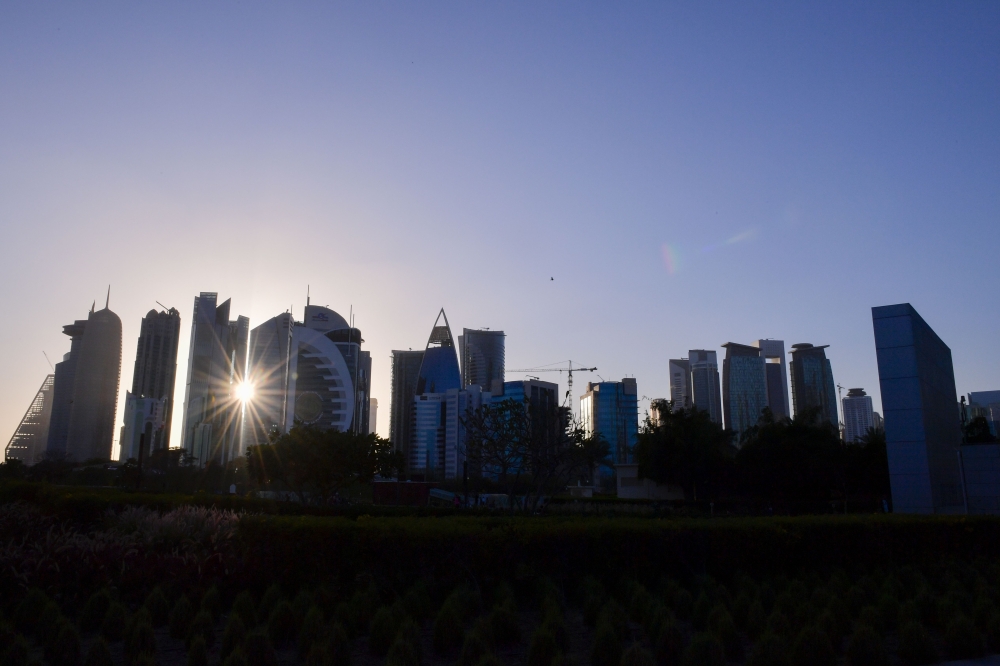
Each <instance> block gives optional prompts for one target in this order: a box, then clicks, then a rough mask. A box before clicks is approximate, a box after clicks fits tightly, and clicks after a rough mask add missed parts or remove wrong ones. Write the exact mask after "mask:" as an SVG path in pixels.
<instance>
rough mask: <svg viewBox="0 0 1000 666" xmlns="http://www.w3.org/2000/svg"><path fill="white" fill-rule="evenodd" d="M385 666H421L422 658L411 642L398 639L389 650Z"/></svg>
mask: <svg viewBox="0 0 1000 666" xmlns="http://www.w3.org/2000/svg"><path fill="white" fill-rule="evenodd" d="M385 666H420V656H419V654H418V653H417V651H416V650H415V649H414V647H413V644H412V643H411V642H409V641H405V640H402V639H400V638H397V639H396V640H395V641H393V643H392V646H391V647H390V648H389V654H388V655H386V658H385Z"/></svg>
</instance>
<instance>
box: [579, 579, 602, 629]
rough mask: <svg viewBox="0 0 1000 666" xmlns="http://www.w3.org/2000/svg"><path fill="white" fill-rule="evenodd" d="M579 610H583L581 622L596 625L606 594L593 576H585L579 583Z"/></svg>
mask: <svg viewBox="0 0 1000 666" xmlns="http://www.w3.org/2000/svg"><path fill="white" fill-rule="evenodd" d="M579 596H580V608H581V609H582V610H583V621H584V622H586V623H587V624H588V625H590V626H594V625H595V624H597V616H598V615H599V614H600V612H601V608H603V607H604V599H605V597H606V596H607V592H606V591H605V589H604V585H602V584H601V582H600V581H599V580H597V579H596V578H594V577H593V576H587V577H586V578H584V579H583V581H582V582H581V583H580V591H579Z"/></svg>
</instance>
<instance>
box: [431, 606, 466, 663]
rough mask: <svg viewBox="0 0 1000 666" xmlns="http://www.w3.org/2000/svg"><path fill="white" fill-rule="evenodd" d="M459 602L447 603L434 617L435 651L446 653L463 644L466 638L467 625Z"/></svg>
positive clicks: (433, 635)
mask: <svg viewBox="0 0 1000 666" xmlns="http://www.w3.org/2000/svg"><path fill="white" fill-rule="evenodd" d="M463 620H464V618H463V617H462V615H461V613H460V612H459V609H458V607H457V604H454V603H445V604H444V605H443V606H441V610H440V611H438V614H437V617H435V618H434V629H433V634H432V637H433V643H434V651H435V652H437V653H438V654H445V653H446V652H448V651H450V650H454V649H456V648H458V647H459V646H461V645H462V641H464V640H465V627H464V625H463Z"/></svg>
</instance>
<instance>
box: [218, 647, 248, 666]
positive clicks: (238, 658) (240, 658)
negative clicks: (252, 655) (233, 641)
mask: <svg viewBox="0 0 1000 666" xmlns="http://www.w3.org/2000/svg"><path fill="white" fill-rule="evenodd" d="M222 666H248V663H247V657H246V655H245V654H243V650H241V649H240V648H236V649H235V650H233V651H232V652H231V653H230V654H229V656H228V657H226V658H225V659H224V660H222Z"/></svg>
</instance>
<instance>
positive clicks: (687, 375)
mask: <svg viewBox="0 0 1000 666" xmlns="http://www.w3.org/2000/svg"><path fill="white" fill-rule="evenodd" d="M667 367H668V372H669V373H670V401H671V402H673V403H674V409H675V410H678V409H690V408H691V364H690V363H689V362H688V360H687V359H686V358H672V359H670V363H669V364H668V366H667Z"/></svg>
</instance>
